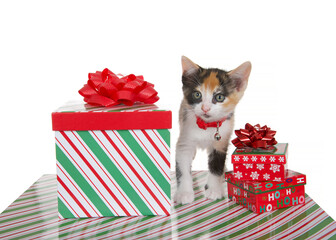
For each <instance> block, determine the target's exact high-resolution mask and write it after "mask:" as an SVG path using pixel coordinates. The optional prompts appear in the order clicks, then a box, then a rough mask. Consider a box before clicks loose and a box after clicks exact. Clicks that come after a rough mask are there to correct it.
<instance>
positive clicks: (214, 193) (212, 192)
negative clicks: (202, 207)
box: [205, 186, 224, 200]
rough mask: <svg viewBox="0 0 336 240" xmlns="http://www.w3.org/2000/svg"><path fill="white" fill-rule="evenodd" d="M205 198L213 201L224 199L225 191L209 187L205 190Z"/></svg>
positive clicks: (220, 188)
mask: <svg viewBox="0 0 336 240" xmlns="http://www.w3.org/2000/svg"><path fill="white" fill-rule="evenodd" d="M205 197H206V198H208V199H211V200H217V199H222V198H223V197H224V190H223V189H222V186H220V187H209V188H208V189H206V190H205Z"/></svg>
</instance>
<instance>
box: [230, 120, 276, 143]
mask: <svg viewBox="0 0 336 240" xmlns="http://www.w3.org/2000/svg"><path fill="white" fill-rule="evenodd" d="M275 133H276V131H273V130H271V128H269V127H267V126H266V125H265V126H263V127H260V125H259V124H257V125H254V126H252V125H251V124H249V123H246V125H245V129H240V130H235V134H236V135H237V138H235V139H233V140H232V143H233V145H235V146H236V147H237V148H243V147H253V148H268V146H271V145H275V144H277V143H278V142H277V141H276V140H275V138H274V135H275Z"/></svg>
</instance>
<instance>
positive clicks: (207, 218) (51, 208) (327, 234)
mask: <svg viewBox="0 0 336 240" xmlns="http://www.w3.org/2000/svg"><path fill="white" fill-rule="evenodd" d="M63 165H66V163H63ZM58 167H59V168H60V169H61V170H62V171H65V169H67V168H68V167H65V168H63V167H62V166H61V165H59V164H58ZM74 168H76V169H77V168H78V167H75V166H74ZM79 172H80V169H79V170H78V172H76V174H78V173H79ZM76 174H73V173H72V174H71V175H72V176H71V177H69V179H67V180H64V181H68V182H67V183H66V184H67V186H68V188H69V189H71V190H72V191H73V194H74V195H75V196H76V199H77V200H78V201H80V202H81V204H82V205H83V206H85V208H86V211H87V212H88V213H89V214H91V215H92V216H93V215H94V214H96V212H97V213H101V212H104V211H108V209H109V208H110V207H109V206H106V207H105V208H103V207H99V208H98V207H97V208H95V206H94V205H93V203H94V202H93V201H91V200H90V199H87V201H85V200H84V199H83V196H90V197H91V198H92V196H95V195H94V194H95V193H93V192H90V191H89V190H87V189H86V190H85V191H83V192H81V190H80V187H82V186H83V184H88V185H90V186H92V187H91V188H92V189H93V188H94V187H93V185H92V183H86V182H82V181H83V180H84V179H86V177H85V176H84V177H83V178H81V177H80V175H76ZM76 177H78V178H79V180H77V179H76ZM171 177H172V183H173V185H172V191H173V193H172V194H174V191H175V190H176V185H175V183H176V180H175V178H174V173H172V174H171ZM192 177H193V183H194V184H193V187H194V192H195V201H194V202H193V203H191V204H187V205H177V204H173V205H172V212H171V215H170V216H144V217H143V216H142V217H104V218H87V219H80V220H78V219H65V220H61V221H60V220H59V213H58V210H57V205H58V207H60V205H61V207H66V206H65V204H66V201H63V200H61V201H60V200H59V196H58V194H57V190H56V185H57V176H55V175H44V176H43V177H41V178H40V179H39V180H38V181H37V182H35V183H34V184H33V185H32V186H31V187H30V188H29V189H28V190H27V191H26V192H25V193H24V194H22V195H21V196H20V197H19V198H18V199H17V200H16V201H15V202H14V203H12V204H11V205H10V206H9V207H8V208H7V209H6V210H5V211H4V212H2V213H1V214H0V239H29V240H34V239H153V240H154V239H335V238H336V222H335V221H334V220H333V219H332V218H331V217H330V216H328V214H327V213H326V212H325V211H323V209H321V208H320V207H319V205H318V204H316V203H315V202H314V200H312V199H311V198H310V197H309V196H308V195H306V204H301V205H297V206H294V207H288V208H282V209H278V210H275V211H271V212H265V213H263V214H259V215H258V214H254V213H252V212H251V211H248V210H247V209H245V208H243V207H241V206H240V205H237V204H236V203H235V202H233V201H230V200H229V199H228V197H225V198H224V199H221V200H217V201H210V200H208V199H206V198H205V197H204V189H203V188H204V185H205V183H206V180H207V172H206V171H197V172H193V173H192ZM61 178H62V179H64V177H63V176H61ZM73 179H76V182H73V181H74V180H73ZM77 182H78V183H77ZM64 183H65V182H64ZM76 188H77V189H78V191H77V190H76ZM92 191H93V190H92ZM225 192H226V189H225ZM62 195H63V193H62ZM82 195H83V196H82ZM98 195H99V193H97V196H98ZM90 205H91V206H90ZM125 207H126V206H125ZM138 207H139V206H136V207H134V208H138ZM126 209H127V210H128V211H131V209H132V208H126ZM68 211H69V213H71V214H76V213H77V214H79V213H80V211H83V210H82V209H81V208H80V207H77V208H73V209H69V210H68ZM64 213H65V212H64Z"/></svg>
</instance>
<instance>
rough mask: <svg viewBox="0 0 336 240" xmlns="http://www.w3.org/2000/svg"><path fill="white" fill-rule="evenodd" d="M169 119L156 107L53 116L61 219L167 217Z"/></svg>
mask: <svg viewBox="0 0 336 240" xmlns="http://www.w3.org/2000/svg"><path fill="white" fill-rule="evenodd" d="M171 118H172V116H171V111H166V110H160V109H158V108H157V107H156V106H155V105H153V104H134V105H133V106H125V105H117V106H112V107H93V106H92V105H89V104H83V103H81V104H69V105H66V106H63V107H61V108H59V109H58V110H56V111H55V112H53V114H52V121H53V130H54V131H55V135H56V158H57V181H58V187H57V191H58V211H59V217H60V218H61V219H62V218H86V217H103V216H140V215H169V214H170V208H171V206H170V130H169V129H170V128H171Z"/></svg>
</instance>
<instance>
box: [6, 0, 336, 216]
mask: <svg viewBox="0 0 336 240" xmlns="http://www.w3.org/2000/svg"><path fill="white" fill-rule="evenodd" d="M334 9H335V6H334V5H333V4H332V1H330V2H328V1H281V3H279V4H275V3H271V2H270V1H234V3H233V2H231V3H224V1H207V2H206V3H205V1H200V2H198V1H188V2H187V1H178V2H173V1H166V2H165V3H162V2H159V1H133V2H132V1H119V2H118V3H112V2H110V1H106V2H103V1H94V2H93V1H92V2H91V3H89V2H86V1H54V2H51V1H34V0H32V1H6V2H5V1H2V2H1V3H0V22H1V25H0V31H1V32H0V34H1V35H0V36H1V37H0V70H1V94H0V104H1V118H0V127H1V138H0V153H1V155H0V156H1V157H0V212H1V211H3V210H4V209H5V208H6V207H7V206H8V205H9V204H10V203H11V202H12V201H14V200H15V199H16V197H18V196H19V195H20V194H21V193H22V192H23V191H24V190H26V189H27V188H28V187H29V186H30V185H31V184H32V183H33V182H34V181H35V180H37V179H38V178H39V177H40V176H41V175H42V174H46V173H55V172H56V170H55V146H54V135H53V132H52V130H51V112H52V111H53V110H54V109H56V108H57V107H59V106H60V105H61V104H63V103H64V102H66V101H68V100H81V97H80V96H79V94H78V93H77V91H78V90H79V89H80V88H81V87H82V85H83V84H84V83H85V82H86V80H87V74H88V72H94V71H96V70H102V69H104V68H105V67H108V68H110V69H111V70H112V71H114V72H116V73H118V72H120V73H124V74H128V73H134V74H143V75H144V77H145V80H147V81H150V82H153V83H154V84H155V87H156V89H157V90H158V92H159V96H160V97H161V99H160V101H159V102H158V104H159V105H161V106H163V107H166V108H169V109H171V110H172V111H173V129H172V141H171V145H172V168H173V169H174V168H175V164H174V161H175V156H174V154H175V151H174V148H175V143H176V140H177V137H178V119H177V118H178V116H177V115H178V114H177V112H178V108H179V103H180V101H181V98H182V91H181V87H182V84H181V66H180V58H181V55H186V56H187V57H189V58H190V59H192V60H193V61H194V62H196V63H198V64H199V65H201V66H203V67H219V68H224V69H226V70H230V69H233V68H235V67H236V66H238V65H239V64H241V63H242V62H244V61H246V60H250V61H251V62H252V73H251V76H250V81H249V86H248V88H247V91H246V94H245V96H244V98H243V100H242V101H241V102H240V104H239V106H238V108H237V110H236V128H241V127H243V126H244V124H245V123H246V122H249V123H252V124H256V123H260V124H267V125H269V126H270V127H271V128H272V129H274V130H277V134H276V138H277V140H278V141H279V142H288V143H289V144H290V148H289V168H290V169H293V170H297V171H299V172H302V173H305V174H307V179H308V183H307V186H306V192H307V193H308V194H309V195H310V196H311V197H312V198H313V199H314V200H315V201H316V202H317V203H318V204H319V205H320V206H321V207H322V208H323V209H324V210H326V211H327V213H329V214H330V215H331V216H332V217H333V218H334V219H335V218H336V207H335V206H334V202H335V199H334V198H335V197H336V194H335V192H334V191H335V190H334V189H335V187H334V184H335V168H336V157H335V151H334V148H335V135H336V130H335V125H334V123H335V107H334V104H335V100H336V97H335V95H336V94H335V86H336V84H335V81H336V77H335V56H336V47H335V42H336V33H335V22H336V15H335V14H334ZM232 150H233V148H232V147H231V149H230V152H231V151H232ZM227 166H228V168H229V169H230V168H232V165H231V163H229V162H228V163H227ZM193 168H194V169H207V159H206V154H205V153H204V152H203V153H202V152H201V153H199V154H198V155H197V157H196V159H195V161H194V165H193Z"/></svg>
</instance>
